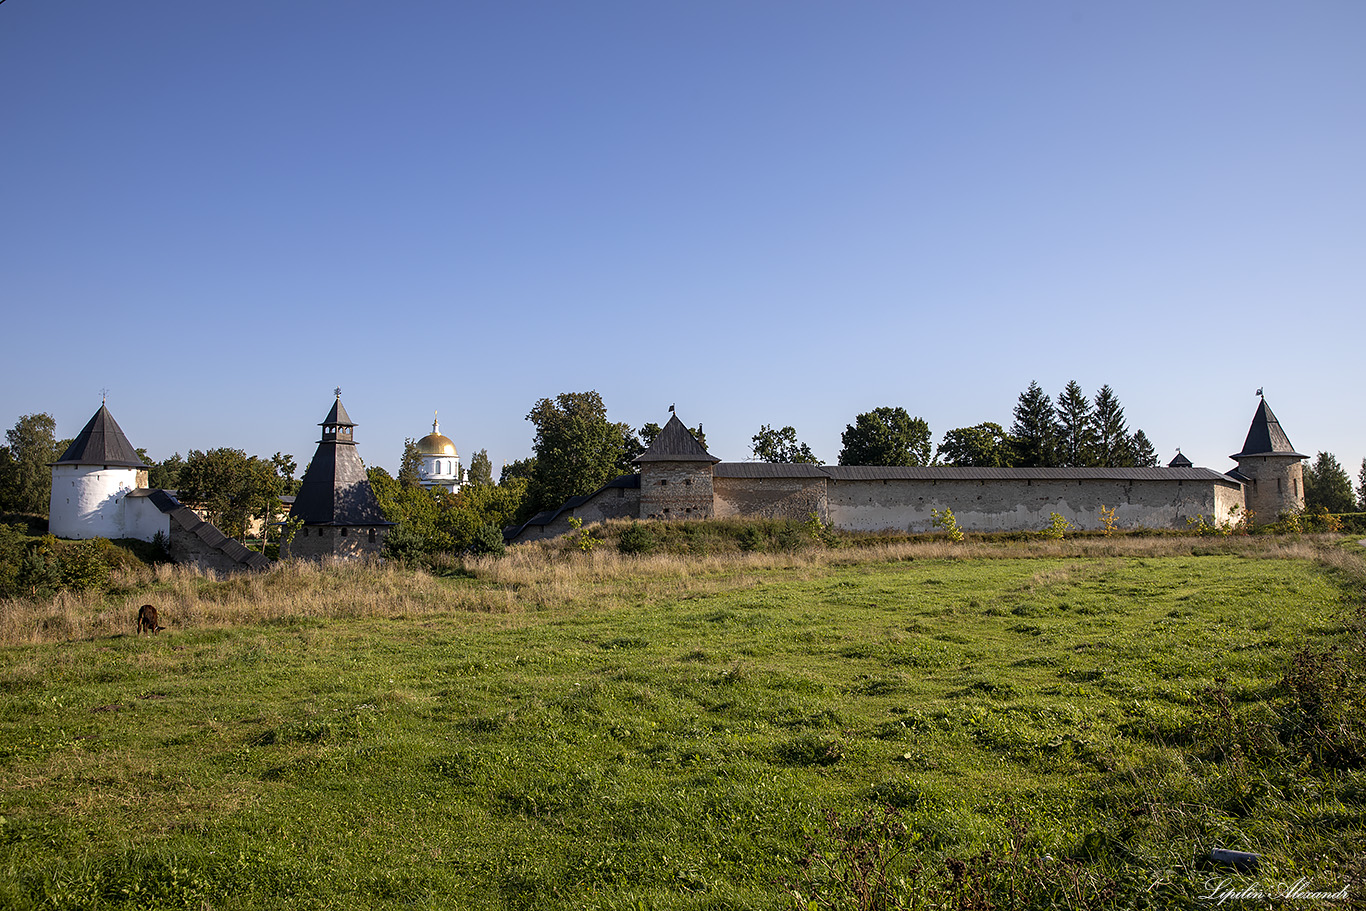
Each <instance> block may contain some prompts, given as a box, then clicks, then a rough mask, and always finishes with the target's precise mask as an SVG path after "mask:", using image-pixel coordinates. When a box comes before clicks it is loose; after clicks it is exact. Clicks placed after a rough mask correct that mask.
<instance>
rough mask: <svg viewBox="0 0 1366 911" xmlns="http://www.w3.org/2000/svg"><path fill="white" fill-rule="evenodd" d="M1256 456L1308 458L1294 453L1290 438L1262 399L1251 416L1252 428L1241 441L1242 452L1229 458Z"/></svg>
mask: <svg viewBox="0 0 1366 911" xmlns="http://www.w3.org/2000/svg"><path fill="white" fill-rule="evenodd" d="M1258 455H1288V456H1298V457H1299V458H1301V459H1307V458H1309V457H1308V456H1307V455H1304V454H1303V453H1299V452H1296V451H1295V447H1294V446H1292V445H1290V437H1288V436H1286V435H1285V431H1284V430H1282V429H1281V422H1280V421H1278V420H1276V415H1275V414H1273V413H1272V411H1271V406H1270V405H1268V404H1267V403H1266V399H1262V401H1261V403H1260V404H1259V405H1258V406H1257V413H1256V414H1254V415H1253V416H1252V426H1251V427H1249V428H1248V431H1247V439H1246V440H1244V441H1243V450H1242V452H1238V453H1235V454H1233V455H1231V456H1229V458H1230V459H1241V458H1245V457H1246V456H1258Z"/></svg>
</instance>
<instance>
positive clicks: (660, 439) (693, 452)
mask: <svg viewBox="0 0 1366 911" xmlns="http://www.w3.org/2000/svg"><path fill="white" fill-rule="evenodd" d="M632 461H633V462H636V463H640V462H719V461H721V460H720V459H718V458H717V457H716V456H714V455H712V454H711V453H709V452H707V450H705V449H703V448H702V444H701V443H699V442H697V437H695V436H693V435H692V431H691V430H689V429H688V428H687V427H685V426H684V425H683V422H682V421H680V420H679V419H678V415H676V414H675V415H671V416H670V417H669V423H667V424H665V425H664V429H663V430H661V431H659V436H657V437H655V439H654V442H653V443H651V444H650V448H649V449H647V450H645V451H644V452H643V453H641V454H640V455H638V456H636V458H634V459H633V460H632Z"/></svg>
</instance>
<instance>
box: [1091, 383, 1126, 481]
mask: <svg viewBox="0 0 1366 911" xmlns="http://www.w3.org/2000/svg"><path fill="white" fill-rule="evenodd" d="M1091 431H1092V436H1093V440H1094V441H1093V448H1092V454H1093V458H1092V461H1091V464H1093V465H1098V466H1100V467H1101V468H1120V467H1125V466H1129V465H1132V464H1134V453H1133V440H1132V439H1130V437H1129V427H1128V425H1127V424H1126V423H1125V421H1124V408H1123V406H1121V405H1120V404H1119V396H1117V395H1115V391H1114V390H1113V389H1111V388H1110V387H1109V386H1108V385H1106V386H1101V387H1100V391H1099V392H1097V393H1096V401H1095V405H1094V407H1093V409H1092V412H1091Z"/></svg>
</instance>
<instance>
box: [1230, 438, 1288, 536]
mask: <svg viewBox="0 0 1366 911" xmlns="http://www.w3.org/2000/svg"><path fill="white" fill-rule="evenodd" d="M1238 470H1239V471H1241V472H1242V473H1243V474H1245V475H1247V476H1248V477H1249V478H1252V482H1251V483H1249V484H1248V485H1247V508H1248V509H1250V510H1252V513H1253V521H1255V522H1257V523H1258V524H1266V523H1268V522H1275V521H1276V517H1277V516H1278V515H1280V514H1281V513H1283V512H1300V511H1302V510H1303V509H1304V463H1303V462H1301V461H1300V460H1299V459H1298V458H1295V457H1291V456H1278V455H1267V456H1247V457H1244V458H1241V459H1239V460H1238Z"/></svg>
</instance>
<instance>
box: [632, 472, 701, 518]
mask: <svg viewBox="0 0 1366 911" xmlns="http://www.w3.org/2000/svg"><path fill="white" fill-rule="evenodd" d="M714 507H715V502H714V497H713V490H712V471H711V463H710V462H646V463H645V464H644V465H642V466H641V469H640V512H639V516H640V518H642V519H646V518H655V519H706V518H710V517H711V515H712V510H713V509H714Z"/></svg>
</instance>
